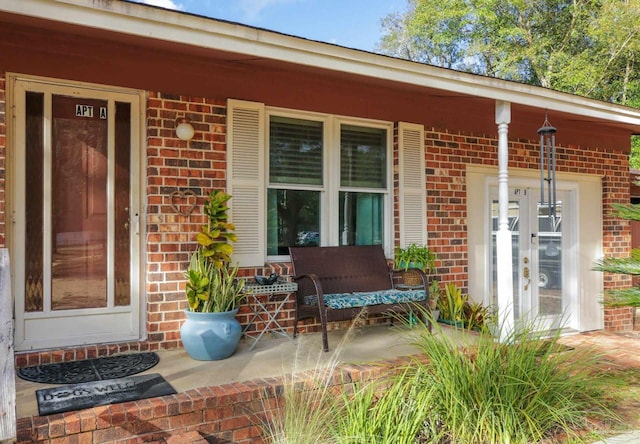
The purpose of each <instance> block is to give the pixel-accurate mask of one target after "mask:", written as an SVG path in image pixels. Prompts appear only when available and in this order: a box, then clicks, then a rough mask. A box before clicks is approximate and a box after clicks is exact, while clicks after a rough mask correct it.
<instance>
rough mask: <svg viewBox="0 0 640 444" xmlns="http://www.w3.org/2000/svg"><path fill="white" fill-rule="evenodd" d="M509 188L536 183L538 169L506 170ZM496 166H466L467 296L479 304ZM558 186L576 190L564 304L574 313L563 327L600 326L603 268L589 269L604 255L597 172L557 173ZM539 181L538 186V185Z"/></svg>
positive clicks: (485, 295)
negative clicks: (572, 260) (569, 290)
mask: <svg viewBox="0 0 640 444" xmlns="http://www.w3.org/2000/svg"><path fill="white" fill-rule="evenodd" d="M509 174H510V176H509V187H510V188H515V187H518V186H523V187H526V186H529V187H532V188H536V187H537V186H539V180H540V177H539V171H537V170H525V169H520V168H510V169H509ZM497 176H498V170H497V168H496V167H485V166H475V165H468V166H467V218H468V221H467V227H468V251H469V256H468V257H469V297H470V299H472V300H475V301H477V302H482V303H485V304H487V303H490V301H491V298H492V295H491V294H490V292H491V287H490V284H489V282H490V280H489V279H490V276H489V269H490V267H489V264H488V263H487V258H490V257H491V256H490V253H491V252H490V251H489V249H490V248H491V243H490V242H488V241H487V233H489V232H490V231H489V230H490V227H489V226H488V224H489V223H490V220H491V214H490V208H488V205H487V202H488V196H489V193H490V187H492V186H497V183H498V182H497ZM557 180H558V184H559V188H562V189H566V190H569V191H571V192H572V193H573V195H574V199H573V200H574V206H575V208H574V209H573V212H574V214H575V217H576V230H575V231H576V232H575V234H572V235H573V236H575V242H573V245H568V246H567V248H569V249H572V251H571V252H570V253H569V254H570V255H571V256H573V257H575V258H577V259H576V263H575V264H570V266H571V267H574V271H572V272H571V273H567V274H570V275H571V276H568V280H567V282H565V283H564V284H565V285H568V286H572V288H573V296H572V299H571V300H568V301H567V303H568V305H569V307H571V310H572V311H574V312H575V313H574V314H573V316H571V320H570V322H569V324H567V325H565V327H568V328H571V329H574V330H577V331H589V330H597V329H602V328H603V325H604V310H603V308H602V304H601V303H600V301H601V300H602V293H603V276H602V273H600V272H597V271H593V270H592V267H593V263H594V261H595V260H596V259H598V258H599V257H602V250H603V249H602V245H603V230H602V186H601V178H600V177H599V176H589V175H584V174H574V173H558V175H557ZM536 184H537V185H536Z"/></svg>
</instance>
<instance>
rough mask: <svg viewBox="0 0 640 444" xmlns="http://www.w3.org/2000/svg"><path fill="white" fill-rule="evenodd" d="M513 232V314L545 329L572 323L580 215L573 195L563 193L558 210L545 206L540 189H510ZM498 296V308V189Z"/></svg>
mask: <svg viewBox="0 0 640 444" xmlns="http://www.w3.org/2000/svg"><path fill="white" fill-rule="evenodd" d="M509 195H510V196H509V230H510V231H511V236H512V247H511V248H512V271H513V314H514V318H515V320H516V321H519V320H522V321H525V322H527V321H531V322H534V323H535V326H536V327H539V328H542V329H555V328H560V327H562V326H566V325H569V324H571V323H572V322H571V321H572V319H571V317H572V316H576V315H577V313H576V309H575V306H574V303H575V300H576V298H575V297H574V296H575V295H574V293H575V288H574V287H575V285H574V283H575V281H576V279H575V273H576V270H575V267H573V266H572V264H575V263H576V255H577V249H576V248H575V247H576V246H575V243H576V242H575V240H574V233H575V231H576V230H575V228H573V229H572V227H575V217H574V214H573V212H574V211H573V210H572V208H573V205H572V202H571V199H572V194H571V192H570V191H562V190H558V192H557V200H556V203H555V215H554V214H553V213H554V211H552V210H550V208H549V205H548V203H547V202H545V203H544V204H541V203H540V190H539V189H536V188H527V187H519V188H518V187H512V188H510V189H509ZM490 213H491V221H490V223H489V224H488V226H489V227H491V228H490V229H491V234H490V235H491V245H492V248H491V253H490V254H491V258H490V260H489V261H488V262H489V264H491V266H490V276H491V284H492V285H491V288H492V292H491V294H492V298H493V300H492V301H491V303H492V304H493V305H494V306H497V273H496V263H497V262H496V261H497V255H499V254H505V252H504V251H497V247H496V233H497V230H498V193H497V188H492V189H491V190H490Z"/></svg>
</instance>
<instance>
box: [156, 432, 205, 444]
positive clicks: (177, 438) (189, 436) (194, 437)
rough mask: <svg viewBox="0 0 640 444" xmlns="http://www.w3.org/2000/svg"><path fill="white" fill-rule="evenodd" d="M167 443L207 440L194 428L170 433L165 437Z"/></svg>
mask: <svg viewBox="0 0 640 444" xmlns="http://www.w3.org/2000/svg"><path fill="white" fill-rule="evenodd" d="M165 442H166V443H167V444H207V440H206V439H204V438H203V437H202V435H201V434H200V433H198V432H197V431H195V430H192V431H190V432H184V433H179V434H177V435H171V436H169V437H168V438H166V439H165Z"/></svg>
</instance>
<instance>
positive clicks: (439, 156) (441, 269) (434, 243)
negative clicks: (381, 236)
mask: <svg viewBox="0 0 640 444" xmlns="http://www.w3.org/2000/svg"><path fill="white" fill-rule="evenodd" d="M3 85H4V83H3V80H2V79H0V94H4V88H3ZM3 103H4V102H3V101H0V104H3ZM3 111H4V108H0V150H2V151H0V162H4V128H5V127H4V124H3V120H4V112H3ZM182 116H187V117H189V118H190V119H191V122H192V124H193V126H194V128H195V130H196V133H195V136H194V138H193V139H192V140H191V141H181V140H178V139H177V138H176V137H175V132H174V128H175V121H176V118H178V117H182ZM226 132H227V128H226V100H225V99H205V98H198V97H182V96H172V95H166V94H161V93H149V96H148V103H147V146H146V162H147V169H146V172H147V178H146V179H147V184H146V190H145V191H146V199H147V200H146V206H147V220H146V230H147V231H146V232H147V238H146V242H145V246H146V249H147V250H146V283H147V288H146V297H147V307H146V309H147V321H146V322H147V324H146V328H147V332H148V339H147V340H146V341H145V342H142V343H129V344H111V345H100V346H96V347H93V346H92V347H81V348H77V349H72V350H66V351H60V352H43V353H25V354H21V355H19V356H18V364H19V365H25V364H27V363H29V364H36V363H39V362H43V360H44V361H48V362H53V361H55V360H57V359H65V360H66V358H65V356H74V357H77V356H90V355H98V356H101V355H103V353H106V354H110V353H112V352H117V351H128V350H138V349H140V350H155V349H158V348H163V349H172V348H176V347H178V346H179V345H180V342H179V337H180V336H179V327H180V325H181V322H182V320H183V319H184V315H183V313H182V310H183V309H184V308H185V307H186V300H185V297H184V278H183V272H184V269H185V268H186V265H187V263H188V259H189V254H190V252H191V251H192V250H193V249H194V248H195V245H196V243H195V234H196V233H197V231H198V230H199V228H200V225H201V224H203V223H204V222H205V219H204V217H203V215H202V204H203V202H204V200H205V198H206V196H207V194H208V193H209V192H210V191H211V190H214V189H225V188H226ZM425 146H426V172H427V183H426V187H427V204H428V206H427V221H428V222H427V223H428V227H427V229H428V233H429V241H428V244H429V247H430V248H431V249H432V250H433V251H434V252H435V253H436V255H437V257H438V261H437V264H436V266H437V272H436V277H437V278H438V279H439V280H440V281H441V282H455V283H456V284H458V285H459V286H460V287H462V288H463V289H464V291H465V292H466V291H467V287H468V267H467V260H468V248H467V223H468V221H467V213H466V207H467V201H466V192H467V190H466V177H465V174H466V173H465V171H466V165H467V164H478V165H494V166H495V165H497V139H496V138H495V137H494V136H493V135H491V136H487V135H475V134H465V133H460V132H454V131H446V130H441V129H437V128H428V129H427V131H426V132H425ZM509 150H510V153H509V166H510V167H518V168H529V169H538V159H539V157H538V156H539V151H538V145H537V142H536V141H530V140H517V141H511V142H510V144H509ZM557 156H558V170H559V171H572V172H577V173H584V174H593V175H599V176H601V177H603V191H604V201H603V204H604V214H605V216H604V247H605V248H604V252H605V254H606V255H624V254H628V251H629V247H630V242H631V236H630V228H629V224H628V222H626V221H621V220H619V219H616V218H614V217H612V216H611V215H610V214H609V209H610V205H611V204H612V203H615V202H622V203H626V202H629V186H628V184H629V172H628V169H627V163H626V156H625V155H624V154H621V153H615V152H610V151H604V150H599V149H587V148H585V147H578V146H560V147H558V151H557ZM1 171H2V172H4V169H2V170H1ZM394 174H395V176H394V177H395V180H396V185H397V134H394ZM3 182H4V174H2V175H1V176H0V185H3ZM186 190H190V191H193V193H194V194H195V196H197V198H195V199H197V202H196V203H197V205H196V206H195V208H194V211H193V212H192V213H190V214H187V213H188V210H189V208H190V205H191V203H193V201H192V199H194V198H193V197H191V196H186V197H180V196H175V195H174V196H173V197H172V193H174V192H184V191H186ZM396 193H397V191H396ZM3 197H4V187H3V186H0V205H4V198H3ZM396 197H397V196H396ZM396 202H397V199H396ZM176 209H177V211H178V212H176ZM397 211H398V210H397V203H396V206H395V207H394V212H395V213H396V214H394V221H395V228H396V230H395V231H396V233H397V232H398V225H397V220H398V218H397ZM2 222H3V220H1V219H0V224H2ZM0 235H2V237H1V238H0V242H3V240H4V232H3V231H1V232H0ZM273 271H275V272H278V273H279V274H281V275H282V276H288V275H289V274H290V264H287V263H284V264H280V263H278V264H266V265H265V267H264V268H256V269H244V270H242V273H241V274H242V275H243V276H249V277H250V276H253V275H254V274H269V273H271V272H273ZM630 282H631V281H630V278H628V277H625V276H618V275H606V276H605V286H606V288H620V287H624V286H628V285H629V284H630ZM612 313H613V312H612V311H610V310H606V314H605V321H606V325H607V328H611V329H618V328H622V329H627V328H628V325H629V321H624V322H622V323H621V322H620V319H619V316H620V313H618V312H617V311H616V314H612ZM250 315H251V311H250V310H249V307H247V306H244V307H242V308H241V311H240V313H239V319H240V321H241V323H243V324H246V323H247V322H248V321H249V316H250ZM613 317H615V318H616V320H615V322H614V320H613ZM281 318H282V323H283V324H284V325H286V326H287V327H289V328H291V327H292V324H293V322H292V319H293V305H292V304H291V303H289V304H288V305H287V306H286V308H285V310H284V311H283V313H282V315H281ZM375 321H376V320H373V321H372V322H375ZM344 326H345V324H344V323H342V324H340V323H336V324H333V325H330V328H344ZM317 330H318V324H317V323H313V322H312V321H307V322H306V323H305V325H304V326H302V328H301V331H302V332H305V331H317Z"/></svg>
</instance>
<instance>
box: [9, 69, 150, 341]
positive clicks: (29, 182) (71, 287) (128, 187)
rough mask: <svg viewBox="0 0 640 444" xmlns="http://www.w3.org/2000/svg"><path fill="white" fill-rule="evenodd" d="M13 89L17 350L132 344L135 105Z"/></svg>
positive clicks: (79, 93) (136, 232)
mask: <svg viewBox="0 0 640 444" xmlns="http://www.w3.org/2000/svg"><path fill="white" fill-rule="evenodd" d="M12 80H13V82H14V83H13V89H12V91H13V103H14V104H15V106H14V109H15V119H14V122H15V127H14V134H15V138H14V143H13V147H14V149H13V155H14V158H13V164H12V165H13V174H12V189H13V199H12V216H13V231H12V240H11V249H12V256H13V262H12V263H13V267H14V279H13V285H14V294H15V295H16V298H15V301H16V340H15V344H16V350H32V349H42V348H51V347H64V346H76V345H82V344H92V343H100V342H115V341H127V340H137V339H139V338H140V336H141V331H140V325H141V321H140V293H141V292H140V279H139V273H140V266H139V264H140V242H139V238H140V223H139V222H140V196H139V185H138V183H139V182H138V178H139V171H140V164H139V138H138V137H137V136H136V135H137V134H139V132H140V121H139V117H138V116H139V112H140V103H141V96H140V95H139V94H138V93H133V92H132V93H129V94H128V93H126V92H118V91H108V90H100V89H97V88H88V87H87V88H83V87H81V86H65V85H58V84H53V83H51V82H47V81H44V80H43V81H40V80H39V79H26V78H25V79H22V78H13V79H12Z"/></svg>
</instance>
